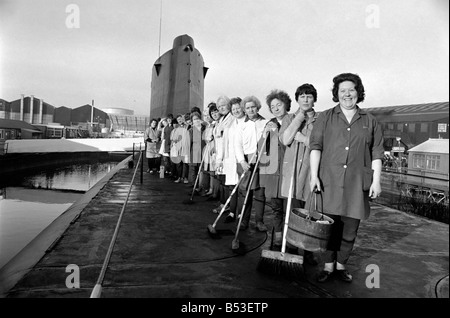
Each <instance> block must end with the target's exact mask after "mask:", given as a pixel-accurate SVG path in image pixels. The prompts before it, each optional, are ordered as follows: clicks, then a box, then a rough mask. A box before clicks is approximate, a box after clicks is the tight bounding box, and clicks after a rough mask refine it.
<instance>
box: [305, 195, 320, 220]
mask: <svg viewBox="0 0 450 318" xmlns="http://www.w3.org/2000/svg"><path fill="white" fill-rule="evenodd" d="M313 193H314V211H317V195H318V193H319V192H317V191H314V192H311V193H310V194H309V209H308V215H307V216H306V219H307V220H310V219H311V213H310V211H311V206H312V201H313V200H312V195H313ZM318 212H320V219H319V221H323V213H322V211H318Z"/></svg>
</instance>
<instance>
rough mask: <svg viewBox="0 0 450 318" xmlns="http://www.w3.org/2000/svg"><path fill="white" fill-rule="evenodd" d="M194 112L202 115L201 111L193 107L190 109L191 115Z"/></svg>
mask: <svg viewBox="0 0 450 318" xmlns="http://www.w3.org/2000/svg"><path fill="white" fill-rule="evenodd" d="M194 112H197V113H199V114H200V115H201V114H202V111H201V110H200V108H198V107H197V106H194V107H192V108H191V113H194Z"/></svg>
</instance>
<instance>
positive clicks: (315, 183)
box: [309, 177, 322, 192]
mask: <svg viewBox="0 0 450 318" xmlns="http://www.w3.org/2000/svg"><path fill="white" fill-rule="evenodd" d="M309 188H310V190H311V192H320V191H322V189H321V187H320V179H319V178H318V177H311V181H310V182H309Z"/></svg>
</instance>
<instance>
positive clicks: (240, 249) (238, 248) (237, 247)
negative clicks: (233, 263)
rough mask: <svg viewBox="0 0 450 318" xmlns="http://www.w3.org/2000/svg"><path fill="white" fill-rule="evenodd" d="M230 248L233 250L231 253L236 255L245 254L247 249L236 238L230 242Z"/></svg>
mask: <svg viewBox="0 0 450 318" xmlns="http://www.w3.org/2000/svg"><path fill="white" fill-rule="evenodd" d="M231 249H232V250H233V253H235V254H237V255H245V254H247V249H246V248H245V244H244V243H241V242H239V240H238V239H236V240H233V242H232V243H231Z"/></svg>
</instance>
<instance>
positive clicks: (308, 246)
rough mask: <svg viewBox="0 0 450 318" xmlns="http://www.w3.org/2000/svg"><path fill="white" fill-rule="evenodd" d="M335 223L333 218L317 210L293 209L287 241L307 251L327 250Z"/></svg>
mask: <svg viewBox="0 0 450 318" xmlns="http://www.w3.org/2000/svg"><path fill="white" fill-rule="evenodd" d="M311 201H312V200H311ZM316 220H321V221H328V224H325V223H318V222H316ZM333 223H334V221H333V219H332V218H330V217H328V216H326V215H324V214H322V213H320V212H319V211H317V210H311V208H310V209H309V210H306V209H292V211H291V212H290V215H289V224H288V230H287V232H286V241H288V242H289V243H290V244H292V245H294V246H297V247H299V248H301V249H304V250H307V251H311V252H325V251H326V250H327V246H328V240H329V238H330V235H331V226H332V225H333Z"/></svg>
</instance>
